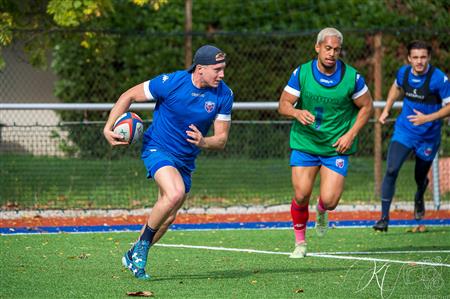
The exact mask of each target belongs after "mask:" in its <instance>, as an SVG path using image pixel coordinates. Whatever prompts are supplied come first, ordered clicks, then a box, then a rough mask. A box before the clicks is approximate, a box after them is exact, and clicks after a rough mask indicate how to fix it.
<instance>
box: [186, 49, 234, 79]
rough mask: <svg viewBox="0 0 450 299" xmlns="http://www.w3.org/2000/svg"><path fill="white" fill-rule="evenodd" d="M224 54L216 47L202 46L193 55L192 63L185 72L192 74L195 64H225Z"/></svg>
mask: <svg viewBox="0 0 450 299" xmlns="http://www.w3.org/2000/svg"><path fill="white" fill-rule="evenodd" d="M225 56H226V54H225V53H224V52H223V51H222V50H220V49H219V48H217V47H214V46H211V45H204V46H202V47H200V48H199V49H198V50H197V52H195V55H194V61H193V62H192V65H191V66H190V67H189V68H188V69H187V71H188V72H189V73H190V72H193V71H194V69H195V66H196V65H197V64H201V65H211V64H217V63H222V62H226V59H225Z"/></svg>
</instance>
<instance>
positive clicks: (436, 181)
mask: <svg viewBox="0 0 450 299" xmlns="http://www.w3.org/2000/svg"><path fill="white" fill-rule="evenodd" d="M432 173H433V201H434V207H435V208H436V210H439V208H440V207H441V196H440V192H439V153H437V154H436V157H435V158H434V160H433V164H432Z"/></svg>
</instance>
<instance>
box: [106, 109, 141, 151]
mask: <svg viewBox="0 0 450 299" xmlns="http://www.w3.org/2000/svg"><path fill="white" fill-rule="evenodd" d="M113 131H114V133H116V134H119V135H122V136H123V140H124V141H126V142H128V143H129V144H133V143H136V142H137V141H138V140H139V139H141V137H142V134H143V133H144V124H143V123H142V119H141V118H140V117H139V115H137V114H136V113H134V112H126V113H124V114H122V115H121V116H119V118H118V119H117V120H116V122H115V123H114V126H113Z"/></svg>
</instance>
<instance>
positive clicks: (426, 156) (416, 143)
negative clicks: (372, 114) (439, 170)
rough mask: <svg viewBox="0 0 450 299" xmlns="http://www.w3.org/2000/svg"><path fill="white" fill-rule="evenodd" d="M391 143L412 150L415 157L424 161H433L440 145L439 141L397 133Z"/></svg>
mask: <svg viewBox="0 0 450 299" xmlns="http://www.w3.org/2000/svg"><path fill="white" fill-rule="evenodd" d="M393 141H397V142H398V143H401V144H403V145H404V146H406V147H407V148H411V149H413V150H414V152H415V154H416V156H417V157H419V158H420V159H422V160H424V161H433V159H434V157H435V156H436V153H437V151H438V149H439V146H440V144H441V140H440V139H431V140H424V139H423V138H421V139H419V138H413V137H411V136H408V135H406V134H401V133H398V132H397V131H395V132H394V136H392V140H391V142H393Z"/></svg>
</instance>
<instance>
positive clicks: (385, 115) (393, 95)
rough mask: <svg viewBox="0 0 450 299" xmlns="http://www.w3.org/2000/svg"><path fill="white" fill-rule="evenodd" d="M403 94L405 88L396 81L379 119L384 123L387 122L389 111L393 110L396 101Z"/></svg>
mask: <svg viewBox="0 0 450 299" xmlns="http://www.w3.org/2000/svg"><path fill="white" fill-rule="evenodd" d="M401 96H403V89H402V88H401V87H400V86H398V85H397V83H396V82H394V83H393V84H392V86H391V89H389V93H388V96H387V99H386V106H384V109H383V112H381V115H380V118H379V119H378V121H379V122H380V123H382V124H383V125H384V123H385V122H386V118H388V116H389V111H391V108H392V106H393V105H394V102H395V101H396V100H398V99H399V98H400V97H401Z"/></svg>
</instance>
